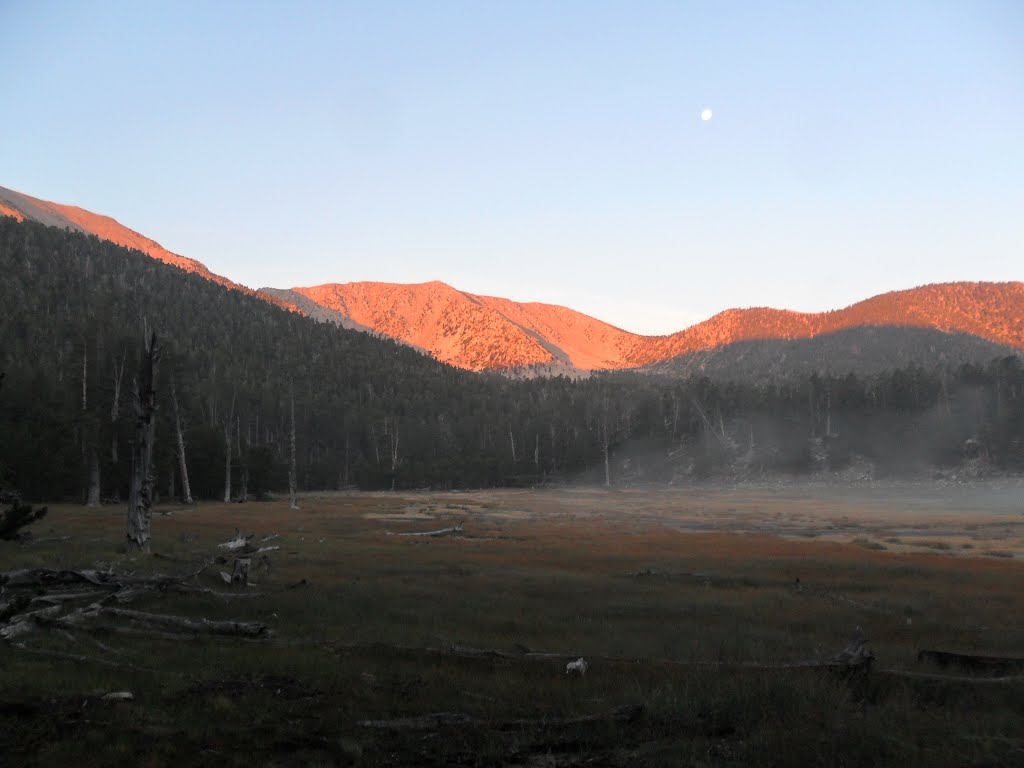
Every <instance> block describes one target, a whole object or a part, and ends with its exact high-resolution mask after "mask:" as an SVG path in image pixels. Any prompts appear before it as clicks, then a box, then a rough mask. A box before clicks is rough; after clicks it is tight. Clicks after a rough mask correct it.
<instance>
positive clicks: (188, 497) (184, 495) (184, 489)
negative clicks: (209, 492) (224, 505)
mask: <svg viewBox="0 0 1024 768" xmlns="http://www.w3.org/2000/svg"><path fill="white" fill-rule="evenodd" d="M171 402H172V403H174V430H175V432H177V433H178V434H177V437H178V469H180V470H181V500H182V501H183V502H185V503H186V504H191V503H192V488H191V486H190V485H189V484H188V464H187V463H186V462H185V438H184V436H183V435H182V433H181V416H180V414H179V413H178V395H177V393H176V392H175V391H174V385H173V384H172V385H171Z"/></svg>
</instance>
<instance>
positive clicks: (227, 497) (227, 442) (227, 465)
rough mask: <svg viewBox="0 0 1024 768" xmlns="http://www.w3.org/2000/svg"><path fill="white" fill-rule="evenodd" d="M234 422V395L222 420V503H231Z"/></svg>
mask: <svg viewBox="0 0 1024 768" xmlns="http://www.w3.org/2000/svg"><path fill="white" fill-rule="evenodd" d="M234 420H235V395H234V393H232V394H231V410H230V411H228V417H227V418H226V419H225V420H224V503H225V504H228V503H230V501H231V428H232V427H233V426H234V423H233V422H234Z"/></svg>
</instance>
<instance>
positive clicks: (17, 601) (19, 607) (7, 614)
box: [0, 595, 31, 621]
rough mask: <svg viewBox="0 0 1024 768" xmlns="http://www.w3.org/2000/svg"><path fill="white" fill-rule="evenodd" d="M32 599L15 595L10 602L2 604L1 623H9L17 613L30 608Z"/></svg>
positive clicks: (0, 605) (0, 604)
mask: <svg viewBox="0 0 1024 768" xmlns="http://www.w3.org/2000/svg"><path fill="white" fill-rule="evenodd" d="M30 602H31V599H30V598H29V597H28V596H27V595H15V596H14V597H12V598H11V599H10V600H7V601H5V602H2V603H0V621H7V620H8V619H9V618H11V617H12V616H14V615H15V614H17V613H21V612H22V611H23V610H25V609H26V608H28V606H29V603H30Z"/></svg>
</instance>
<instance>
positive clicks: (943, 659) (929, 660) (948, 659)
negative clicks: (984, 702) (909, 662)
mask: <svg viewBox="0 0 1024 768" xmlns="http://www.w3.org/2000/svg"><path fill="white" fill-rule="evenodd" d="M917 660H918V662H919V663H922V664H933V665H935V666H937V667H939V668H941V669H947V668H950V667H955V668H957V669H962V670H963V671H965V672H976V673H983V674H988V675H999V676H1006V675H1011V674H1014V673H1020V672H1024V659H1022V658H1013V657H1007V656H978V655H975V654H971V653H952V652H950V651H935V650H929V649H926V650H922V651H921V652H919V653H918V654H917Z"/></svg>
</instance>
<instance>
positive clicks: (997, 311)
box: [263, 282, 1024, 373]
mask: <svg viewBox="0 0 1024 768" xmlns="http://www.w3.org/2000/svg"><path fill="white" fill-rule="evenodd" d="M263 292H271V289H263ZM274 293H275V295H277V296H278V297H279V298H280V299H282V300H283V301H284V302H290V303H291V304H293V305H294V306H296V307H297V308H298V309H299V310H300V311H304V312H306V313H307V314H308V313H310V309H309V303H310V302H312V303H313V304H315V305H316V306H317V307H319V308H321V310H325V311H326V313H325V314H321V315H320V316H321V317H323V318H324V319H330V320H332V321H334V322H337V323H339V324H341V325H344V326H345V327H363V328H368V329H371V330H373V331H375V332H377V333H380V334H383V335H385V336H389V337H391V338H394V339H397V340H399V341H402V342H405V343H406V344H410V345H412V346H414V347H417V348H419V349H422V350H424V351H426V352H428V353H430V354H431V355H433V356H434V357H436V358H437V359H438V360H442V361H444V362H447V363H450V364H452V365H455V366H458V367H460V368H468V369H470V370H484V369H490V370H494V369H499V370H502V369H503V370H510V369H533V370H534V371H540V372H542V373H572V372H580V371H590V370H618V369H623V368H639V367H643V368H647V369H649V370H657V371H661V372H668V371H673V370H684V369H689V368H690V367H691V366H690V364H688V363H686V362H681V363H679V364H678V365H674V366H673V365H667V364H666V365H660V364H661V363H664V361H669V360H674V359H676V358H681V357H685V356H688V355H693V354H694V353H704V355H705V357H706V356H707V354H709V353H710V352H711V351H712V350H719V349H722V348H726V347H728V346H729V345H732V344H735V343H737V342H753V341H759V340H775V341H783V340H786V341H796V340H800V339H815V338H817V337H819V336H822V335H826V334H834V333H836V332H839V331H847V330H850V329H854V328H875V327H884V328H889V329H897V328H905V329H930V330H932V331H934V332H935V333H933V334H929V335H926V338H927V345H926V347H922V348H920V350H919V351H920V352H921V353H922V354H917V353H916V352H913V351H912V350H909V349H908V350H907V351H906V352H905V353H904V354H903V355H902V358H903V359H904V362H907V363H909V362H910V361H911V359H913V360H920V361H921V362H922V363H923V362H927V361H928V360H931V361H933V362H934V361H935V360H941V359H942V358H943V356H946V357H949V358H950V359H951V360H960V359H969V360H971V361H975V360H978V359H990V358H991V357H993V356H995V355H996V354H999V353H1000V352H1001V351H1003V348H1012V349H1014V350H1021V349H1024V283H947V284H943V285H927V286H923V287H920V288H912V289H910V290H906V291H896V292H893V293H886V294H882V295H880V296H875V297H873V298H871V299H868V300H866V301H862V302H860V303H858V304H854V305H852V306H850V307H847V308H846V309H841V310H836V311H832V312H822V313H801V312H790V311H785V310H778V309H769V308H754V309H730V310H727V311H725V312H721V313H719V314H717V315H715V316H714V317H712V318H710V319H709V320H705V321H704V322H702V323H698V324H697V325H694V326H692V327H691V328H687V329H686V330H683V331H680V332H678V333H674V334H671V335H668V336H641V335H638V334H634V333H630V332H628V331H624V330H622V329H620V328H616V327H615V326H612V325H609V324H607V323H604V322H601V321H600V320H596V319H594V318H592V317H588V316H587V315H584V314H582V313H580V312H575V311H573V310H571V309H567V308H565V307H560V306H556V305H551V304H538V303H519V302H515V301H510V300H508V299H502V298H496V297H493V296H480V295H476V294H472V293H466V292H464V291H459V290H457V289H455V288H453V287H451V286H449V285H446V284H445V283H441V282H432V283H422V284H418V285H396V284H392V283H343V284H328V285H320V286H315V287H311V288H293V289H291V290H290V291H276V292H274ZM303 306H305V307H306V309H303ZM962 334H967V335H969V336H972V337H975V338H976V339H978V340H979V341H980V342H985V343H991V345H990V346H991V351H992V355H989V357H986V358H978V357H977V353H982V352H984V351H985V350H988V349H989V347H988V346H986V344H985V343H979V344H974V345H973V346H972V347H971V351H970V353H969V354H968V353H967V350H966V348H963V344H962V340H958V339H957V338H955V336H956V335H962ZM883 337H884V341H885V347H884V349H883V348H882V347H879V348H878V354H877V356H876V358H877V359H873V355H874V354H875V353H873V352H872V349H873V347H872V345H873V344H875V343H880V342H881V341H882V340H883ZM849 338H850V339H853V338H854V337H849ZM855 338H856V344H857V345H858V347H859V349H858V351H857V352H856V354H855V355H852V356H851V355H850V354H845V353H844V354H839V352H838V349H837V348H831V347H830V346H829V345H828V344H819V345H812V346H813V349H814V350H816V352H815V351H811V352H808V354H812V355H813V354H818V355H819V356H820V355H821V354H824V353H825V351H826V350H827V349H830V348H831V349H832V352H831V353H829V355H826V357H829V359H834V360H836V361H837V362H836V363H835V364H836V365H839V362H838V361H839V360H840V359H846V360H848V361H850V363H851V364H852V363H857V366H858V367H857V368H856V369H855V370H858V371H864V370H868V369H870V370H880V369H881V367H884V364H883V361H887V360H893V359H896V358H900V357H901V355H899V354H897V353H896V351H895V347H898V346H900V344H901V343H902V344H908V345H916V344H919V343H921V342H922V339H924V338H925V337H922V336H920V335H916V334H899V333H894V332H893V331H892V330H890V331H888V332H887V333H885V334H860V335H859V336H856V337H855ZM900 340H902V341H900ZM851 343H852V342H851ZM950 345H951V346H950ZM798 346H799V345H798ZM947 347H948V348H947ZM954 348H956V349H960V350H961V352H957V351H956V349H954ZM794 349H795V348H794ZM926 350H930V351H928V352H926ZM961 353H962V354H961ZM915 355H917V356H916V357H915ZM926 355H931V356H930V357H927V356H926ZM698 357H699V356H698ZM693 359H694V360H695V359H698V358H693Z"/></svg>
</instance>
